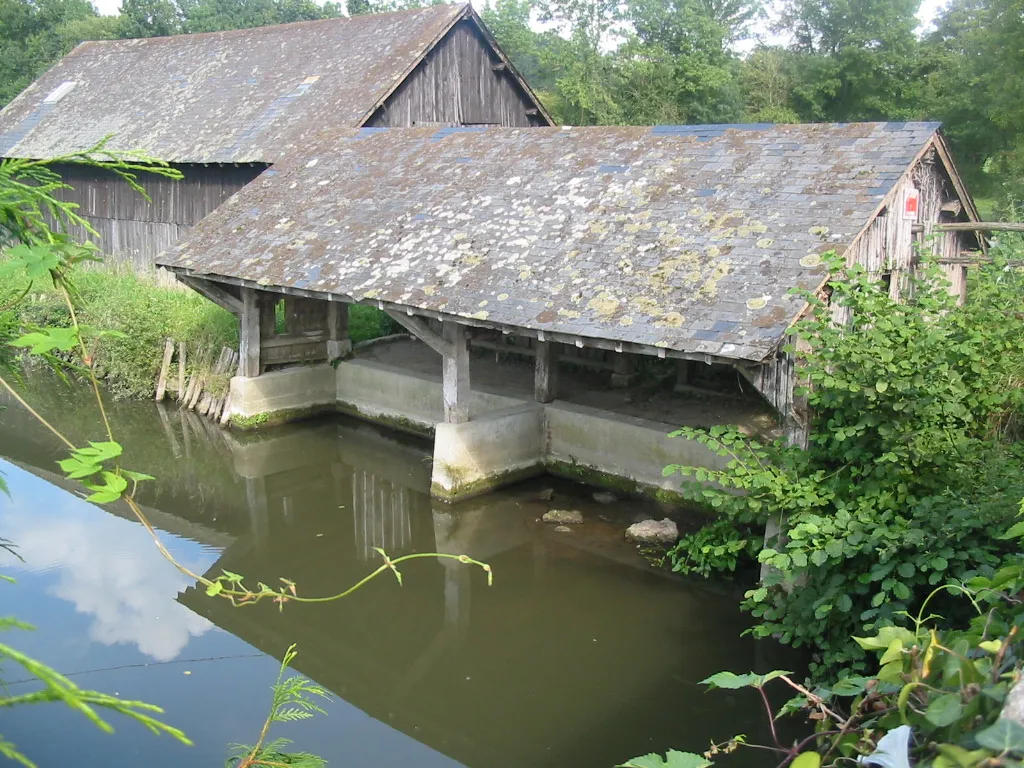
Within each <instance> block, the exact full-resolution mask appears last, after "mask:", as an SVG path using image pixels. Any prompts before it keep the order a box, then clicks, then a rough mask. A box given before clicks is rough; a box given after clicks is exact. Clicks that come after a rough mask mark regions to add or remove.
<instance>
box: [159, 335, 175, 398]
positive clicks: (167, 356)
mask: <svg viewBox="0 0 1024 768" xmlns="http://www.w3.org/2000/svg"><path fill="white" fill-rule="evenodd" d="M173 357H174V339H167V341H165V342H164V359H163V362H162V363H161V364H160V376H159V378H157V380H156V401H157V402H158V403H159V402H160V401H161V400H163V399H164V394H165V393H166V392H167V374H169V373H170V372H171V360H172V358H173Z"/></svg>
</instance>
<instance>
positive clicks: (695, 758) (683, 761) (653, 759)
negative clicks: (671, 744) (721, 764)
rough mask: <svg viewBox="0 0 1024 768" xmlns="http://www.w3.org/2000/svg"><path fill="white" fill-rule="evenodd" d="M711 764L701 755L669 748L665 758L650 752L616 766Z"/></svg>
mask: <svg viewBox="0 0 1024 768" xmlns="http://www.w3.org/2000/svg"><path fill="white" fill-rule="evenodd" d="M712 765H714V764H713V763H712V762H711V761H709V760H708V759H707V758H705V757H704V756H703V755H695V754H694V753H693V752H678V751H677V750H674V749H670V750H669V751H668V754H667V755H665V758H662V756H661V755H657V754H653V753H652V754H649V755H644V756H643V757H634V758H633V759H632V760H629V761H627V762H625V763H623V764H622V765H620V766H619V767H618V768H709V767H710V766H712Z"/></svg>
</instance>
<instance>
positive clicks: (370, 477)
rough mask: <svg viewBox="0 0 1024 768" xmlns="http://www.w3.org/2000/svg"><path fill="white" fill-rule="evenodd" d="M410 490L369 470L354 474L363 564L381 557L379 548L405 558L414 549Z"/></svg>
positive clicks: (354, 510) (358, 542) (357, 531)
mask: <svg viewBox="0 0 1024 768" xmlns="http://www.w3.org/2000/svg"><path fill="white" fill-rule="evenodd" d="M410 506H411V493H410V491H409V489H408V488H406V487H405V486H401V485H396V484H395V483H394V482H392V481H390V480H387V479H385V478H382V477H380V476H379V475H377V474H376V473H375V472H370V471H368V470H365V469H353V470H352V522H353V525H354V526H355V537H356V554H357V555H358V556H359V559H360V560H370V559H373V558H376V557H378V554H377V553H376V552H375V551H374V548H375V547H378V548H380V549H383V550H384V551H385V552H387V553H388V554H389V555H398V554H404V553H406V552H408V551H410V549H411V545H412V521H411V520H410V518H409V508H410Z"/></svg>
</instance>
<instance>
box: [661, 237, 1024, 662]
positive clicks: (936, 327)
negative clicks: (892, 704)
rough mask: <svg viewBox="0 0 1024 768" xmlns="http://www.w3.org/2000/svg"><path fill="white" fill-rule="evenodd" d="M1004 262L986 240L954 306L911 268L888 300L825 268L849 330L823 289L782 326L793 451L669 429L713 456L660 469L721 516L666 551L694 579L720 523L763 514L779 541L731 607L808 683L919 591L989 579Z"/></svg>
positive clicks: (1017, 321) (874, 286)
mask: <svg viewBox="0 0 1024 768" xmlns="http://www.w3.org/2000/svg"><path fill="white" fill-rule="evenodd" d="M1012 256H1014V253H1012V252H1009V253H1008V252H1006V251H1005V250H1002V249H1000V248H999V247H996V248H993V249H992V257H993V260H992V263H991V264H989V265H987V266H984V267H981V268H979V273H980V274H978V275H977V277H976V279H975V280H974V286H973V289H974V290H973V291H972V293H971V295H970V298H969V300H968V303H967V304H966V305H965V306H962V307H957V306H956V305H955V302H954V301H953V300H952V298H950V297H949V296H948V295H947V294H946V292H945V289H944V287H943V286H942V285H941V281H940V280H939V279H938V277H937V275H936V274H935V273H934V270H933V269H931V268H930V267H929V266H928V264H927V263H925V264H922V265H921V271H920V273H919V276H917V277H912V278H910V279H909V280H908V285H907V290H906V291H905V294H906V296H907V297H908V298H907V299H906V300H905V301H904V302H902V303H896V302H893V301H892V300H890V298H889V295H888V292H887V290H886V289H885V287H884V285H883V284H882V283H881V282H876V281H875V280H873V279H872V277H871V276H870V275H868V274H867V273H866V272H865V271H863V270H862V269H859V268H851V269H849V270H846V271H845V273H844V272H843V269H842V266H841V265H840V264H838V263H833V264H832V268H833V270H834V272H833V274H837V275H841V277H839V278H837V279H836V280H834V281H833V283H832V284H831V290H832V293H831V301H832V302H839V303H841V304H843V305H846V306H848V307H849V308H850V309H851V310H852V316H853V320H852V322H851V324H850V325H849V326H838V325H835V324H834V323H833V322H832V320H831V315H830V313H829V311H828V307H827V305H826V303H825V300H824V298H823V297H820V296H814V295H809V296H807V297H806V298H807V299H808V301H809V302H810V303H811V307H812V310H813V311H812V314H811V316H810V317H809V318H808V319H806V320H804V321H803V322H801V323H799V324H798V325H797V326H796V328H795V331H796V334H797V336H798V337H799V338H800V340H801V342H802V345H801V352H800V354H801V358H802V359H801V361H800V372H801V375H802V377H803V378H804V380H805V381H806V382H807V385H808V386H806V387H804V391H803V392H802V393H800V394H802V395H803V396H805V397H806V398H807V402H808V404H809V408H810V411H811V414H812V422H811V425H810V427H811V429H810V441H809V443H810V444H809V447H808V448H807V449H806V450H805V449H801V448H797V447H793V446H789V445H787V444H786V443H785V442H784V441H782V440H778V441H775V442H770V441H765V440H759V439H755V438H751V437H748V436H746V435H744V434H742V433H741V432H740V431H739V430H737V429H733V428H729V427H714V428H712V429H710V430H697V429H681V430H679V431H678V432H676V433H674V434H675V435H677V436H682V437H686V438H688V439H691V440H696V441H698V442H701V443H703V444H704V445H706V446H708V448H710V449H711V450H712V451H714V452H715V453H717V454H719V455H721V456H723V457H724V458H725V459H726V460H727V463H726V466H725V467H724V468H723V469H721V470H709V469H702V468H695V467H684V466H670V467H666V468H665V473H666V474H667V475H670V474H676V473H678V474H680V475H682V476H683V477H685V478H686V481H685V482H684V484H683V487H682V492H683V493H684V495H687V496H688V497H689V498H691V499H693V500H695V501H698V502H700V503H702V504H704V505H707V506H710V507H711V508H712V509H713V510H714V511H715V512H717V513H718V515H719V516H720V518H721V519H722V520H723V521H728V524H726V523H723V522H720V523H717V524H715V526H714V527H712V528H708V529H705V531H704V532H702V535H703V537H704V538H703V539H701V541H702V547H701V548H700V549H696V550H695V549H693V548H690V547H688V544H689V543H692V542H689V541H688V542H687V544H684V545H680V546H679V547H677V548H676V549H675V550H673V552H672V553H670V557H671V558H672V559H673V561H674V563H675V564H676V566H677V567H678V568H679V569H680V570H684V571H689V572H697V573H702V574H707V573H711V572H712V571H715V570H720V569H721V568H722V566H723V565H724V566H726V567H729V566H730V564H731V563H730V560H729V559H728V558H725V557H723V555H722V554H721V553H723V552H728V548H729V547H730V546H732V547H735V542H736V541H738V540H742V538H743V535H740V534H738V533H737V531H741V530H746V529H747V528H749V527H752V526H757V527H761V526H765V525H766V524H767V523H768V522H769V521H774V522H776V523H778V525H779V527H780V529H781V532H782V535H781V536H779V537H778V538H777V539H776V540H774V541H772V542H769V543H768V545H763V544H762V543H761V542H760V541H758V542H756V543H755V544H754V549H756V550H757V551H756V559H757V560H758V561H759V562H760V563H763V564H766V565H768V566H771V571H770V575H769V577H768V578H767V579H766V580H765V581H764V582H763V583H762V584H760V585H759V586H757V587H755V588H753V589H750V590H749V591H748V592H747V593H746V595H745V599H744V603H743V605H744V608H745V609H746V610H748V611H749V612H750V613H751V614H752V615H753V616H754V618H755V619H756V620H757V623H756V624H755V626H754V627H753V629H752V631H753V633H754V634H755V635H756V636H758V637H767V636H774V637H777V638H779V639H780V640H781V641H782V642H784V643H787V644H791V645H793V646H797V647H806V648H808V649H810V650H811V652H812V667H811V669H812V673H813V674H815V675H818V674H825V673H828V672H830V671H834V670H835V669H837V668H841V667H847V666H851V665H852V666H854V667H856V666H858V665H860V664H862V662H863V661H864V658H865V654H864V651H863V649H861V648H860V647H858V646H857V645H856V644H854V643H851V642H850V640H849V638H850V637H851V636H852V635H859V636H863V635H872V634H874V633H876V632H878V631H879V630H880V629H881V628H882V627H885V626H887V625H890V624H894V623H900V621H901V619H900V617H901V616H902V615H903V613H904V612H906V611H910V610H913V609H914V608H915V606H917V605H919V604H920V603H921V601H922V600H924V599H925V597H926V596H927V595H928V594H929V593H930V592H931V590H932V589H934V588H935V587H936V586H939V585H941V584H944V583H946V582H947V581H949V580H950V579H952V580H957V581H962V580H965V579H968V578H970V577H971V576H972V575H974V574H975V573H978V572H981V573H986V572H989V571H991V570H992V569H994V568H995V567H997V566H998V564H999V562H1000V560H1001V558H1002V557H1004V556H1005V555H1006V553H1007V549H1008V548H1007V545H1006V544H1005V542H1002V541H999V540H997V539H994V538H993V536H992V535H991V531H993V530H999V529H1000V528H1002V527H1005V526H1006V525H1007V524H1008V521H1009V520H1011V519H1012V517H1013V515H1014V513H1015V506H1016V505H1015V502H1014V499H1018V498H1020V496H1021V495H1022V494H1024V485H1022V473H1021V456H1022V452H1021V449H1020V447H1019V446H1018V445H1017V444H1016V443H1015V442H1014V438H1015V437H1016V433H1017V431H1018V429H1019V427H1018V424H1019V415H1020V413H1021V405H1022V389H1021V387H1020V381H1021V371H1022V370H1024V354H1022V350H1024V321H1022V318H1024V290H1022V287H1024V286H1022V285H1021V275H1020V273H1019V270H1017V269H1014V268H1011V267H1010V266H1009V258H1010V257H1012ZM794 585H796V586H795V587H794ZM940 599H941V598H940ZM943 607H944V608H945V607H946V606H943ZM948 609H949V610H950V611H952V612H954V613H956V612H957V611H959V610H962V606H958V605H957V604H956V603H954V604H952V605H950V606H948Z"/></svg>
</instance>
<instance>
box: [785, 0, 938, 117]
mask: <svg viewBox="0 0 1024 768" xmlns="http://www.w3.org/2000/svg"><path fill="white" fill-rule="evenodd" d="M919 5H920V0H787V2H786V4H785V6H784V8H783V13H782V20H781V24H780V25H779V29H780V30H784V31H787V32H789V33H791V34H792V35H793V46H792V48H793V50H794V51H796V52H798V53H801V54H804V55H805V56H806V57H807V59H806V60H805V61H804V62H803V63H802V68H803V69H804V70H805V71H804V74H803V76H802V77H801V80H802V82H803V83H804V84H805V86H809V87H805V89H804V99H805V101H807V102H808V103H809V104H810V105H814V106H815V107H817V108H820V109H821V110H822V112H823V114H822V117H825V118H826V119H831V120H878V119H886V118H896V117H901V116H909V115H911V114H913V112H914V111H915V106H916V105H915V103H914V67H915V63H916V62H915V56H916V53H917V38H916V36H915V34H914V30H915V29H916V27H917V24H918V22H917V16H916V13H917V9H918V6H919Z"/></svg>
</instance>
